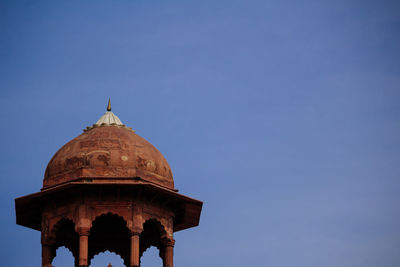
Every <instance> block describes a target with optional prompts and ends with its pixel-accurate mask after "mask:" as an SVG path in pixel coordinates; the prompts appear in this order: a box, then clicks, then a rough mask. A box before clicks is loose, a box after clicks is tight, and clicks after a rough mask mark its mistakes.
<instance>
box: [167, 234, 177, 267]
mask: <svg viewBox="0 0 400 267" xmlns="http://www.w3.org/2000/svg"><path fill="white" fill-rule="evenodd" d="M174 245H175V240H174V239H172V238H171V239H166V240H165V241H164V248H165V252H164V253H165V254H164V267H173V266H174Z"/></svg>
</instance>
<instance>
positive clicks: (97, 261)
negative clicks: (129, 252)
mask: <svg viewBox="0 0 400 267" xmlns="http://www.w3.org/2000/svg"><path fill="white" fill-rule="evenodd" d="M109 264H111V265H112V267H125V264H124V260H123V259H122V258H121V257H120V256H119V255H117V254H115V253H114V252H110V251H105V252H102V253H100V254H97V255H96V256H94V258H93V259H92V260H91V263H90V267H107V266H108V265H109ZM56 267H58V266H56Z"/></svg>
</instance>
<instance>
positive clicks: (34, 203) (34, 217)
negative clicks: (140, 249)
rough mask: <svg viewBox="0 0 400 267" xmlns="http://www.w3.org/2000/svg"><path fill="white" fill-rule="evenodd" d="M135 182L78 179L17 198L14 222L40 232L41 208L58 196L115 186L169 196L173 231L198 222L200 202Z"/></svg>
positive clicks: (192, 225) (161, 188)
mask: <svg viewBox="0 0 400 267" xmlns="http://www.w3.org/2000/svg"><path fill="white" fill-rule="evenodd" d="M138 181H139V182H138ZM138 181H136V182H134V183H133V182H132V179H130V180H129V181H128V180H126V181H125V182H123V181H121V180H119V181H118V182H113V181H110V180H108V179H96V178H90V179H85V178H80V179H77V180H75V181H73V182H69V183H65V184H62V185H59V186H54V187H51V188H49V189H43V190H42V191H40V192H37V193H33V194H30V195H26V196H23V197H19V198H16V199H15V211H16V217H17V224H19V225H22V226H25V227H29V228H32V229H35V230H38V231H40V230H41V217H42V210H43V207H44V206H45V205H47V204H48V203H49V202H52V201H57V199H60V198H65V197H71V196H79V194H84V193H85V192H86V191H95V190H111V189H115V188H119V189H121V190H125V191H131V192H136V193H138V192H154V193H156V194H158V195H159V196H164V197H165V198H168V200H169V203H170V205H171V206H173V209H174V213H175V222H174V232H176V231H180V230H184V229H187V228H191V227H194V226H197V225H198V224H199V221H200V214H201V209H202V206H203V202H201V201H199V200H196V199H193V198H190V197H187V196H185V195H182V194H179V193H177V192H176V191H174V190H171V189H168V188H165V187H162V186H158V185H155V184H152V183H148V182H145V181H140V178H139V180H138Z"/></svg>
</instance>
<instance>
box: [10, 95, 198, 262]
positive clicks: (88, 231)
mask: <svg viewBox="0 0 400 267" xmlns="http://www.w3.org/2000/svg"><path fill="white" fill-rule="evenodd" d="M201 208H202V202H201V201H198V200H195V199H192V198H189V197H187V196H184V195H181V194H179V193H178V190H177V189H175V187H174V180H173V176H172V172H171V169H170V167H169V165H168V163H167V161H166V159H165V158H164V157H163V156H162V154H161V153H160V152H159V151H158V150H157V149H156V148H155V147H154V146H153V145H151V144H150V143H149V142H147V141H146V140H145V139H143V138H142V137H140V136H139V135H137V134H136V133H135V131H133V130H132V129H131V128H128V127H126V126H125V125H123V124H122V123H121V121H120V120H119V118H118V117H117V116H115V115H114V114H113V113H112V112H111V105H110V102H109V105H108V107H107V112H106V113H105V114H104V115H103V116H102V117H101V118H100V119H99V120H98V121H97V123H96V124H94V125H93V126H91V127H87V128H86V129H85V130H84V132H83V133H82V134H81V135H79V136H78V137H76V138H74V139H73V140H71V141H70V142H68V143H67V144H65V145H64V146H63V147H61V148H60V149H59V150H58V151H57V153H56V154H55V155H54V156H53V158H52V159H51V160H50V162H49V164H48V166H47V168H46V171H45V175H44V180H43V188H42V189H41V190H40V192H37V193H34V194H30V195H27V196H23V197H20V198H17V199H15V209H16V216H17V224H19V225H23V226H26V227H29V228H32V229H35V230H38V231H41V243H42V266H45V267H49V266H51V262H52V261H53V258H54V257H55V252H56V250H57V248H58V247H60V246H65V247H66V248H68V249H69V250H70V251H71V252H72V254H73V256H74V257H75V266H76V267H78V266H79V267H84V266H89V265H90V261H91V259H92V258H93V257H94V256H95V255H97V254H98V253H101V252H104V251H107V250H108V251H110V252H115V253H116V254H118V255H120V256H121V258H122V259H123V260H124V263H125V266H128V267H137V266H140V257H141V256H142V254H143V252H144V251H145V250H146V249H147V248H149V247H150V246H155V247H157V248H158V249H159V251H160V257H161V258H162V261H163V266H164V267H172V266H173V248H174V243H175V240H174V237H173V233H174V232H176V231H180V230H184V229H187V228H190V227H194V226H197V225H198V223H199V219H200V213H201Z"/></svg>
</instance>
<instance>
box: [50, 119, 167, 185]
mask: <svg viewBox="0 0 400 267" xmlns="http://www.w3.org/2000/svg"><path fill="white" fill-rule="evenodd" d="M137 177H139V178H141V179H140V180H138V179H135V178H137ZM78 178H99V179H101V178H104V179H106V178H107V179H109V180H110V179H111V180H112V181H115V182H118V181H119V180H124V181H131V182H134V181H138V182H139V181H141V182H142V181H147V182H151V183H153V184H157V185H160V186H163V187H167V188H169V189H173V188H174V181H173V177H172V172H171V169H170V167H169V165H168V162H167V161H166V160H165V158H164V157H163V155H162V154H161V153H160V152H159V151H158V150H157V149H156V148H155V147H154V146H153V145H152V144H150V143H149V142H147V141H146V140H145V139H144V138H142V137H140V136H139V135H137V134H136V133H135V132H134V131H132V130H131V129H129V128H126V127H124V126H119V125H114V126H110V125H105V126H100V127H94V128H91V129H89V130H87V131H85V132H84V133H83V134H81V135H80V136H78V137H76V138H75V139H73V140H71V141H70V142H68V143H67V144H65V145H64V146H63V147H62V148H61V149H60V150H58V151H57V153H56V154H55V155H54V156H53V158H52V159H51V160H50V162H49V164H48V165H47V169H46V172H45V176H44V181H43V188H48V187H52V186H55V185H59V184H62V183H67V182H71V181H74V180H76V179H78ZM127 178H128V179H127ZM129 178H132V179H129ZM93 181H96V180H95V179H94V180H93Z"/></svg>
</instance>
